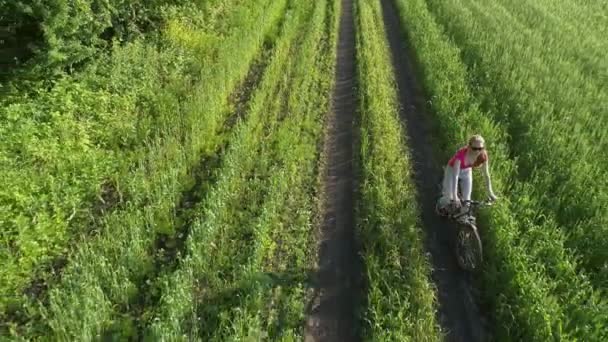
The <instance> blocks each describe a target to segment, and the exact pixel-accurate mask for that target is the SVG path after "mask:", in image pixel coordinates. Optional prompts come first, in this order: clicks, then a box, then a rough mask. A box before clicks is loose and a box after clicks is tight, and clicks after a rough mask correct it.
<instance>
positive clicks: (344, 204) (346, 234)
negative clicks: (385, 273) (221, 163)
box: [304, 0, 362, 342]
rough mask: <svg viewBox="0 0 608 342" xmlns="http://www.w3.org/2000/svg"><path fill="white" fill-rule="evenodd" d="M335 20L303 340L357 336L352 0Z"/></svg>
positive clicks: (358, 262) (358, 283)
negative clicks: (315, 248) (335, 40)
mask: <svg viewBox="0 0 608 342" xmlns="http://www.w3.org/2000/svg"><path fill="white" fill-rule="evenodd" d="M339 25H340V27H339V33H338V51H337V61H336V63H337V64H336V74H335V77H336V78H335V85H334V89H333V94H332V108H331V112H330V115H329V118H328V120H327V128H326V132H325V141H324V147H323V155H322V159H323V161H322V162H324V163H325V164H324V165H323V167H322V168H321V173H322V175H321V179H322V200H321V201H322V204H321V208H322V209H321V218H320V229H319V232H318V235H319V246H318V265H317V271H316V274H315V275H314V284H313V287H314V293H313V298H312V300H311V302H310V303H309V307H308V308H307V312H306V314H307V320H306V326H305V337H304V340H305V341H307V342H309V341H353V340H357V339H358V334H357V324H356V323H355V321H356V319H357V318H356V308H357V307H358V301H359V299H360V292H361V291H360V289H361V269H362V266H361V265H362V262H361V260H360V258H359V256H358V253H357V251H358V247H357V243H356V241H355V220H354V214H355V211H354V200H353V197H354V194H355V190H354V189H355V173H354V170H353V166H354V165H353V150H354V148H353V147H354V139H355V133H354V127H353V122H354V121H353V119H354V118H353V114H354V113H355V112H356V108H357V107H356V106H357V100H356V95H355V83H356V74H355V72H356V69H355V28H354V13H353V1H352V0H342V3H341V14H340V24H339Z"/></svg>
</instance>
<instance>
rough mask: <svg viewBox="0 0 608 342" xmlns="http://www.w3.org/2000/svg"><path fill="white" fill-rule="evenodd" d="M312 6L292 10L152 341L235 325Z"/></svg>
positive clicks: (170, 285) (171, 280)
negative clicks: (230, 309)
mask: <svg viewBox="0 0 608 342" xmlns="http://www.w3.org/2000/svg"><path fill="white" fill-rule="evenodd" d="M312 6H313V5H312V4H310V3H295V2H291V4H290V9H289V10H288V12H287V17H286V18H285V28H284V33H283V35H282V36H281V39H280V41H279V42H278V43H277V45H276V49H275V54H274V56H273V59H272V61H271V62H270V64H269V66H268V69H267V72H266V73H265V75H264V79H263V80H262V82H261V84H260V87H259V88H258V90H257V91H256V94H255V96H254V98H253V101H252V103H251V107H250V110H249V113H248V115H247V120H246V121H244V122H243V123H242V124H240V125H239V126H238V127H237V130H236V131H235V133H234V135H233V136H232V140H231V141H232V142H231V145H230V148H229V150H228V151H227V153H226V158H225V161H224V163H223V166H222V168H221V169H220V170H218V182H217V184H216V186H215V187H214V188H213V189H212V190H211V191H210V193H209V195H208V196H207V198H206V200H205V202H204V206H203V207H202V208H201V211H202V213H203V215H202V217H201V219H200V220H198V221H196V222H195V223H194V225H193V227H192V232H191V235H190V238H189V240H188V250H189V251H190V254H189V255H188V257H187V258H185V259H184V260H183V262H182V264H181V267H180V268H179V269H178V270H177V271H176V272H175V273H174V274H172V275H170V276H168V277H167V278H166V280H165V286H163V295H162V298H161V303H160V306H159V308H158V311H157V314H156V315H155V317H154V319H153V320H151V322H150V326H149V330H148V333H149V336H150V337H151V338H165V339H170V340H174V339H192V338H202V339H204V340H209V339H211V338H213V336H214V335H215V334H216V333H217V332H218V331H221V330H222V329H225V327H224V323H223V322H225V321H226V320H230V313H227V314H221V312H222V310H223V309H224V308H225V306H227V305H232V304H234V303H235V302H236V301H238V298H239V295H240V291H242V290H243V288H242V287H241V286H240V285H239V279H240V275H241V274H242V273H244V272H246V271H247V268H246V265H247V264H248V262H249V260H250V259H251V258H252V255H253V253H254V246H253V245H252V244H251V242H250V241H251V239H252V238H254V237H255V235H256V228H257V227H256V222H258V217H259V216H260V215H262V213H263V210H264V206H265V203H267V201H269V200H271V199H270V198H269V197H268V193H269V191H271V189H272V187H273V184H272V182H273V180H272V175H273V173H274V172H275V171H276V169H277V168H278V167H279V166H280V165H281V160H280V159H278V158H277V157H276V155H275V154H276V153H277V151H276V150H275V149H276V146H275V144H273V142H274V141H275V136H276V135H277V134H278V133H277V130H279V129H280V127H283V126H284V122H285V120H287V118H286V117H285V115H287V107H286V106H287V101H288V97H289V95H288V93H287V92H288V91H289V90H290V88H291V84H292V83H293V84H297V80H296V79H294V78H293V77H292V76H293V73H294V67H293V66H294V64H293V63H291V60H292V58H293V55H294V53H295V52H296V51H297V50H298V49H300V44H299V42H300V41H301V39H302V38H303V36H304V34H305V32H306V29H305V27H307V23H308V19H309V18H310V15H311V10H312ZM294 95H295V94H294ZM284 147H285V146H284ZM248 285H250V284H244V285H243V286H244V287H245V289H246V286H248Z"/></svg>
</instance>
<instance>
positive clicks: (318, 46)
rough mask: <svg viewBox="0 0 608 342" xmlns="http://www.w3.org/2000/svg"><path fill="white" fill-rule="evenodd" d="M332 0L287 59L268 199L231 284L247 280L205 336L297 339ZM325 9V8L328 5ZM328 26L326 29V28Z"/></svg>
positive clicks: (329, 60)
mask: <svg viewBox="0 0 608 342" xmlns="http://www.w3.org/2000/svg"><path fill="white" fill-rule="evenodd" d="M336 3H337V2H331V1H317V2H315V12H314V14H313V18H312V21H311V23H310V25H309V26H308V27H307V32H306V34H305V37H306V39H305V41H304V42H303V43H302V44H301V45H300V50H299V55H298V57H297V59H296V60H294V64H295V70H294V74H293V76H292V77H293V78H294V79H296V80H298V81H297V82H294V84H293V87H292V88H291V90H290V91H291V93H292V94H298V96H291V97H289V99H288V101H287V113H288V114H287V117H286V118H285V121H284V123H283V124H282V125H281V127H280V128H279V129H278V131H277V134H276V135H275V136H274V137H273V139H272V141H271V142H270V144H271V145H272V146H274V147H273V150H272V151H269V152H271V153H272V155H273V157H274V158H275V159H277V161H278V164H277V165H276V167H275V168H274V169H273V172H272V176H271V181H270V183H271V186H270V190H269V193H268V199H269V200H268V201H266V202H265V203H264V206H263V208H262V211H261V215H260V216H259V217H258V218H257V220H256V222H255V224H254V226H255V228H256V229H255V234H254V238H253V239H252V240H253V243H254V244H255V247H254V248H255V251H254V253H253V258H252V259H251V260H250V262H249V263H248V265H246V266H245V268H246V271H245V272H244V273H243V274H242V275H240V276H239V277H238V278H237V279H238V280H237V282H238V283H237V284H246V283H250V286H249V287H248V288H247V289H246V291H243V290H242V289H241V291H239V297H238V300H236V301H235V302H234V303H233V305H232V306H231V307H226V308H224V310H222V311H221V313H220V314H219V315H220V317H222V319H221V320H222V321H221V322H220V324H219V326H220V329H219V330H218V331H217V332H216V333H215V334H214V335H213V337H212V340H222V341H223V340H242V339H248V338H252V339H255V340H258V339H264V338H268V339H270V340H273V341H274V340H283V341H296V340H301V339H302V332H303V331H302V329H303V321H304V315H305V312H306V309H305V305H306V302H307V294H308V293H307V286H308V283H307V280H308V278H309V272H310V270H311V269H312V267H313V265H314V261H315V260H314V257H315V255H314V251H315V248H314V241H313V232H314V230H313V229H312V227H313V224H314V220H315V217H316V212H315V206H314V204H315V198H314V186H315V182H316V174H315V173H316V165H317V158H318V156H319V147H320V146H319V141H320V137H321V133H322V123H323V121H324V120H323V118H324V115H325V114H326V113H327V109H328V96H329V93H330V86H331V82H332V76H333V75H334V73H333V72H332V71H333V65H334V63H335V50H334V48H335V37H336V35H335V31H336V30H337V26H335V24H336V23H335V20H333V19H334V17H333V16H332V14H333V13H335V12H333V10H332V8H331V7H330V6H334V4H336ZM328 7H329V9H328ZM328 29H329V32H327V31H326V30H328Z"/></svg>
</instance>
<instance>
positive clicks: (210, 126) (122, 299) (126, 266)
mask: <svg viewBox="0 0 608 342" xmlns="http://www.w3.org/2000/svg"><path fill="white" fill-rule="evenodd" d="M283 8H284V3H282V2H268V1H258V2H256V3H247V4H241V5H239V6H233V7H231V8H229V9H221V8H220V10H216V12H215V15H216V16H217V18H218V20H220V19H221V20H220V21H221V25H217V31H215V32H214V31H213V30H212V31H208V29H209V27H211V28H214V26H213V25H212V22H206V23H205V25H207V26H206V27H205V26H202V25H200V24H201V23H197V21H196V20H191V19H190V18H189V16H195V17H196V15H197V14H199V13H197V12H192V11H191V9H187V10H183V9H182V10H180V9H179V8H178V9H176V10H175V11H174V12H173V13H172V14H171V18H170V19H169V24H168V26H167V27H166V28H165V30H164V32H163V36H164V38H163V40H162V46H163V47H161V49H160V50H158V49H157V48H155V47H153V46H152V45H151V44H148V43H146V42H143V41H139V42H136V43H133V44H128V45H126V46H125V47H122V48H120V49H117V50H116V51H115V52H114V54H113V55H112V57H110V58H109V61H110V62H111V63H110V65H109V66H106V65H104V64H100V65H97V66H93V67H92V68H98V69H101V70H107V69H104V68H105V67H108V68H109V70H113V69H112V67H113V66H115V65H119V66H121V68H120V69H119V70H118V71H117V73H118V76H120V77H116V78H112V79H111V82H110V81H106V80H104V79H94V78H93V77H92V76H91V78H92V80H90V82H91V83H92V84H93V86H95V88H97V87H101V86H105V83H106V82H107V86H108V87H109V88H110V89H112V90H113V91H114V90H115V89H117V90H118V93H120V90H121V89H123V90H124V89H125V88H126V89H127V90H131V88H129V86H131V85H132V84H134V85H138V83H137V82H138V81H139V82H142V83H143V85H146V86H147V87H139V89H137V90H134V89H133V90H132V92H127V94H126V95H125V97H126V98H127V99H129V100H131V101H133V102H130V103H132V104H133V106H132V107H127V108H126V109H125V108H116V109H117V110H118V109H120V110H119V111H118V112H117V113H114V114H113V117H115V118H117V120H118V119H123V120H125V121H124V122H122V124H124V125H126V126H127V128H126V129H128V128H129V127H132V129H137V130H139V129H142V130H144V133H145V134H149V135H150V136H149V137H147V138H146V136H145V135H144V137H143V138H144V139H143V141H141V144H142V146H141V147H140V148H139V149H138V150H136V151H135V152H131V153H133V155H132V156H130V157H129V154H128V152H129V151H128V150H127V151H122V150H118V151H117V152H112V151H110V152H112V154H113V155H116V158H121V157H122V158H127V157H128V158H129V159H128V160H127V161H126V162H125V165H123V166H122V167H121V169H120V171H121V172H122V173H120V174H118V175H114V176H113V178H112V180H114V181H115V183H113V184H114V186H113V187H112V188H111V189H112V191H111V192H112V193H113V194H114V195H115V196H116V197H119V199H112V198H111V199H112V201H116V202H120V205H119V206H118V207H117V208H115V210H107V211H102V212H100V214H99V217H97V218H96V220H95V221H94V228H95V231H94V232H93V234H92V235H90V236H88V237H87V236H83V237H79V236H80V235H81V234H83V233H86V232H87V228H88V227H87V226H86V225H85V226H84V227H80V226H75V227H74V228H78V229H79V230H76V231H75V232H68V231H67V228H66V229H65V232H64V235H66V236H62V237H61V239H58V240H59V241H60V242H61V244H62V246H61V247H62V248H61V249H59V251H58V252H56V253H48V255H47V256H46V257H47V259H50V258H53V257H55V256H56V255H58V254H64V253H65V254H68V256H66V258H67V261H66V262H67V266H66V267H65V269H64V270H63V272H62V274H61V276H60V277H58V276H57V275H55V276H53V275H48V276H46V277H44V278H42V279H43V281H44V282H45V284H44V286H43V287H48V288H49V290H48V291H47V292H48V293H45V297H46V299H44V300H43V303H40V304H38V303H37V302H36V300H37V299H38V298H37V296H36V295H34V296H32V295H31V294H29V293H27V292H26V293H23V295H20V293H22V291H23V290H22V289H23V287H24V283H27V281H25V282H24V281H23V280H21V282H20V283H19V282H17V281H14V278H15V277H16V276H14V274H15V273H11V272H10V271H11V268H8V267H7V268H3V269H2V271H3V272H6V273H3V276H4V274H6V275H7V277H3V281H4V280H5V279H6V280H7V283H6V285H5V283H3V284H2V285H3V293H4V290H5V289H6V291H7V293H14V294H15V295H16V296H17V297H15V296H8V295H7V296H5V295H3V296H2V299H3V300H7V299H8V300H9V304H10V307H9V312H8V315H9V316H17V317H18V318H17V321H22V322H23V324H21V325H22V326H20V327H19V326H18V325H16V324H14V323H9V324H8V326H7V330H9V331H10V334H12V335H14V336H19V335H25V336H27V335H28V334H44V335H48V334H49V333H52V334H53V335H54V336H56V337H58V338H64V339H72V338H78V339H84V340H90V339H93V338H96V337H98V336H100V334H101V333H102V332H103V331H113V330H114V329H118V330H123V331H125V332H126V334H128V333H129V331H128V329H126V328H132V327H131V326H130V325H128V326H126V327H123V328H121V327H114V325H116V324H123V322H125V319H124V318H123V317H120V314H119V311H121V310H123V309H121V307H125V306H126V307H127V310H128V307H130V306H133V305H135V304H134V303H133V302H134V301H136V300H137V299H138V298H141V296H142V294H141V293H138V292H140V288H141V287H142V286H141V283H142V282H144V281H145V279H146V278H147V277H148V276H149V275H150V274H152V273H154V270H153V267H154V260H155V257H156V255H155V254H156V253H157V252H158V251H156V250H155V246H154V242H155V240H157V239H158V238H159V236H161V235H165V234H166V235H169V236H171V237H172V236H173V235H175V234H176V230H177V228H178V226H179V225H181V224H183V223H181V222H179V218H178V217H176V210H177V208H176V206H177V205H178V203H179V202H180V200H181V197H182V194H183V193H184V191H187V190H189V189H190V188H191V187H192V183H193V181H192V179H193V177H194V175H191V174H190V171H191V170H192V169H193V168H194V167H195V166H196V164H198V163H200V159H201V158H208V157H210V156H214V155H217V154H218V153H220V152H221V151H220V149H221V146H222V145H224V143H225V139H226V137H227V134H226V132H225V128H226V127H225V126H226V124H225V120H226V119H227V118H228V117H229V115H230V114H231V113H232V112H233V105H232V104H231V102H230V99H229V98H230V96H231V94H232V93H233V92H234V90H235V88H236V87H237V85H238V84H239V83H240V82H241V81H242V80H243V79H244V78H245V75H246V74H247V71H248V69H249V67H250V64H251V62H252V61H253V60H254V58H256V57H257V56H259V55H260V51H261V49H262V48H263V44H264V40H265V39H274V38H272V34H273V33H272V32H273V29H274V28H275V27H276V26H277V24H278V22H279V20H280V19H281V18H282V14H283ZM253 28H256V29H253ZM214 35H217V37H216V38H214ZM219 37H222V39H221V41H220V39H219ZM212 38H214V39H212ZM203 51H205V52H207V53H201V52H203ZM188 56H194V57H193V58H189V57H188ZM161 61H163V62H162V63H161ZM172 64H177V65H182V64H184V65H185V66H187V68H183V70H181V73H177V72H174V73H168V71H170V70H171V69H170V67H171V65H172ZM127 67H128V68H131V69H134V70H138V67H140V68H142V69H143V71H141V74H135V75H134V74H132V73H131V74H129V73H126V71H127V70H129V69H126V68H127ZM94 71H95V70H94ZM91 72H93V71H91ZM119 72H122V73H123V74H120V73H119ZM114 75H115V74H114ZM189 75H194V79H190V78H191V77H190V76H189ZM78 77H81V76H78ZM82 77H87V75H84V76H82ZM131 77H134V79H135V80H134V81H133V82H130V78H131ZM157 78H158V80H159V81H158V82H161V83H160V84H161V85H164V84H167V85H166V86H163V87H161V86H156V87H155V83H153V82H152V81H154V80H156V79H157ZM65 83H66V84H67V85H68V86H70V89H73V88H76V89H80V88H83V86H82V85H81V84H78V83H75V82H74V83H70V82H69V80H66V81H65ZM85 85H89V84H85ZM85 90H86V89H85ZM53 91H55V89H53V90H51V92H53ZM177 91H179V92H180V93H178V94H181V97H179V98H176V97H175V95H174V94H175V93H176V92H177ZM65 93H66V92H64V93H58V95H59V94H60V95H62V96H57V98H58V99H62V100H64V101H69V100H72V99H73V98H74V97H68V96H66V95H65ZM68 94H72V93H71V92H68ZM107 96H108V97H109V98H110V99H114V98H115V97H117V95H114V93H110V94H109V95H107ZM138 96H141V97H138ZM144 96H149V98H151V99H152V100H151V101H152V102H149V103H147V102H146V101H142V97H144ZM131 97H132V99H131ZM66 98H67V99H66ZM119 98H120V97H119ZM144 98H145V97H144ZM77 99H78V100H79V101H80V102H74V101H73V103H72V108H73V112H74V113H78V114H81V115H82V114H87V113H88V112H89V111H90V113H91V114H93V113H95V111H94V110H93V109H94V108H95V107H93V106H94V104H95V102H94V101H93V100H91V99H89V98H88V97H77ZM85 100H86V101H87V102H86V103H91V105H90V106H91V107H83V106H79V104H80V103H81V101H85ZM103 101H104V100H103V98H102V97H98V98H97V103H98V108H103V107H102V106H103V105H104V102H103ZM137 101H139V102H140V103H141V104H143V105H148V106H149V108H145V107H144V109H141V110H142V112H143V113H146V111H145V109H148V110H150V112H151V114H152V113H153V114H154V115H150V116H149V117H146V116H144V115H141V114H139V112H138V109H139V108H137V107H135V106H134V105H135V104H136V103H137ZM49 102H50V101H49ZM110 102H111V101H110ZM15 106H17V107H19V106H22V105H21V104H15ZM129 109H130V110H129ZM58 118H59V119H61V123H66V121H67V124H69V125H71V126H68V127H72V126H73V127H75V128H74V129H75V130H76V132H82V131H83V129H82V127H81V126H80V125H82V126H85V127H86V124H89V125H91V124H98V123H97V122H95V120H93V119H94V117H93V118H91V119H89V120H82V121H77V120H74V121H73V123H72V122H70V121H68V120H67V119H69V118H70V117H65V119H63V117H62V116H60V115H59V116H58ZM26 119H27V118H19V120H21V121H25V120H26ZM30 121H31V120H30ZM79 124H80V125H79ZM38 126H43V125H41V124H38ZM43 127H44V126H43ZM102 128H108V132H105V134H107V135H108V136H110V137H115V136H118V137H120V135H121V134H120V133H119V132H116V131H112V130H111V126H110V127H108V126H103V125H100V126H99V128H98V129H99V130H101V131H103V129H102ZM132 129H129V130H127V131H128V132H130V131H131V130H132ZM151 129H154V130H155V131H156V133H155V134H150V133H149V130H151ZM34 132H35V131H34ZM84 133H87V132H86V131H85V132H84ZM136 133H137V132H136ZM60 137H61V135H60ZM127 137H128V136H127ZM67 138H71V136H70V135H67V136H66V137H65V139H66V140H68V142H69V141H71V140H70V139H67ZM85 138H86V135H85ZM135 140H137V139H135ZM76 142H77V143H78V141H76ZM65 145H66V144H63V143H62V144H58V143H57V144H55V145H51V146H61V147H62V148H63V146H65ZM32 146H35V145H32ZM68 146H69V145H68ZM96 148H97V149H98V150H100V151H102V152H106V154H107V151H106V150H104V149H102V148H98V147H97V146H95V145H93V146H92V147H91V148H90V149H89V150H85V151H82V153H81V155H76V154H75V155H74V156H70V155H69V153H68V154H65V152H67V151H65V150H63V151H62V152H64V154H65V155H66V158H73V157H83V158H85V160H90V162H91V164H90V165H93V167H96V164H95V163H103V162H107V161H108V159H109V158H102V157H101V156H94V155H92V154H93V153H94V152H95V151H97V150H96ZM58 150H60V151H61V149H58ZM55 153H57V154H58V155H62V153H59V152H55ZM88 154H91V156H90V157H89V156H88ZM42 155H43V156H44V154H42ZM125 155H126V156H125ZM94 157H97V158H94ZM88 158H90V159H88ZM75 159H76V158H75ZM76 160H77V159H76ZM119 160H120V159H119ZM53 165H54V166H55V165H56V166H57V167H62V168H69V167H73V165H71V164H69V163H66V164H62V163H57V162H55V164H53ZM87 166H88V165H87ZM32 170H34V169H33V168H32ZM51 170H53V169H51ZM72 170H73V172H77V171H81V173H68V171H63V173H60V174H59V175H57V176H55V177H52V176H53V175H51V176H49V175H48V174H44V173H41V174H42V175H43V176H45V177H47V178H46V179H50V180H52V181H55V182H57V180H62V178H61V177H63V178H65V182H66V183H67V184H63V186H62V187H59V189H60V190H66V189H67V191H70V193H71V192H72V191H73V192H74V193H76V194H80V191H77V190H79V189H76V188H75V187H74V186H73V185H72V184H74V183H70V181H72V182H73V181H74V178H76V177H86V176H89V177H90V175H89V174H87V172H88V170H86V169H85V170H78V169H75V168H73V169H72ZM26 171H27V169H26ZM204 171H205V172H209V171H208V170H204ZM91 178H93V177H91ZM102 179H103V178H102ZM30 180H32V181H33V180H35V177H32V178H30ZM76 180H77V181H78V180H79V179H78V178H76ZM43 182H47V180H44V181H43ZM81 183H82V182H76V184H78V185H80V184H81ZM91 184H93V185H92V187H94V183H91ZM68 185H72V187H70V186H68ZM98 186H99V185H98ZM44 193H46V194H47V195H49V196H53V198H56V199H57V202H56V203H59V204H60V205H65V204H64V203H62V202H61V200H66V199H67V200H69V198H66V197H67V196H62V193H61V192H60V191H59V190H56V189H55V190H54V189H45V191H44ZM117 193H119V194H124V195H121V196H118V195H116V194H117ZM44 199H45V198H43V199H42V200H41V202H42V204H41V205H48V204H45V203H44ZM46 200H47V201H48V198H46ZM75 202H76V203H70V202H68V204H69V205H70V206H71V205H79V206H82V208H80V207H79V208H78V209H79V210H80V211H82V212H83V215H90V212H88V211H90V209H88V208H87V207H86V204H82V203H79V202H77V201H75ZM17 213H19V211H17ZM68 214H69V212H68V213H65V214H64V215H62V217H58V219H63V220H66V221H67V219H69V218H68V217H67V216H68ZM86 222H89V221H86V220H85V221H84V223H86ZM27 223H28V222H27V221H26V222H24V227H23V228H21V229H20V230H18V231H19V232H21V234H22V235H24V234H26V233H27V234H30V235H31V232H32V228H30V227H28V226H27ZM47 223H48V222H47ZM84 223H79V224H84ZM48 225H49V228H48V229H49V231H50V232H54V231H55V230H57V229H58V228H60V226H59V225H58V224H48ZM91 225H93V224H91ZM66 227H67V224H66ZM43 232H44V231H43V230H41V229H40V230H38V234H37V235H34V236H33V238H38V239H40V235H41V233H43ZM68 233H71V235H75V236H76V237H79V238H78V239H77V241H76V242H77V243H74V244H73V245H72V246H69V247H68V243H70V242H71V241H73V240H74V239H73V238H71V237H69V236H67V235H70V234H68ZM51 242H53V243H58V242H57V241H51ZM3 251H4V249H3ZM28 251H29V249H28ZM21 259H22V256H21V258H20V259H18V260H21ZM40 261H41V260H37V261H36V262H35V263H34V262H32V264H36V263H39V262H40ZM8 265H10V264H8ZM15 269H20V268H18V267H16V268H15ZM29 273H31V271H30V272H29ZM29 273H28V272H22V273H21V274H18V275H21V276H23V275H25V276H29V277H31V275H29ZM17 279H18V280H20V279H19V278H17ZM47 280H49V281H48V282H47ZM50 280H52V281H50ZM15 284H17V285H15ZM43 290H44V288H43ZM32 297H33V298H32ZM4 305H7V304H4ZM4 311H5V310H3V312H4ZM15 311H17V312H15ZM3 321H4V322H6V321H7V320H4V319H3Z"/></svg>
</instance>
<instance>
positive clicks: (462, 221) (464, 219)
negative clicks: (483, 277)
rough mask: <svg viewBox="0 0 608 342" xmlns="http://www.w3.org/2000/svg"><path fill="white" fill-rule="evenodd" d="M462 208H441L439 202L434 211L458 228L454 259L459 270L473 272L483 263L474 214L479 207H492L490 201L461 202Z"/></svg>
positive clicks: (481, 247)
mask: <svg viewBox="0 0 608 342" xmlns="http://www.w3.org/2000/svg"><path fill="white" fill-rule="evenodd" d="M462 203H463V206H462V208H457V207H455V206H454V205H452V204H450V205H448V206H444V207H441V206H440V203H439V201H438V202H437V204H436V206H435V210H436V212H437V214H438V215H439V216H443V217H447V218H449V219H451V220H453V221H454V222H456V224H457V226H458V234H457V238H456V246H455V249H456V251H455V252H456V259H457V260H458V264H459V265H460V267H461V268H463V269H464V270H467V271H474V270H475V269H477V268H478V267H480V265H481V264H482V262H483V246H482V244H481V238H480V237H479V232H478V230H477V218H476V217H475V212H476V210H477V209H479V208H480V207H485V206H492V204H493V202H491V201H463V202H462Z"/></svg>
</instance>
